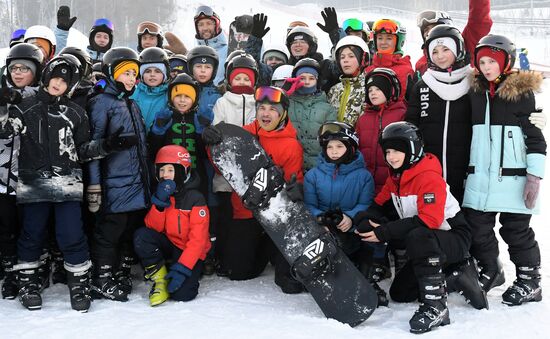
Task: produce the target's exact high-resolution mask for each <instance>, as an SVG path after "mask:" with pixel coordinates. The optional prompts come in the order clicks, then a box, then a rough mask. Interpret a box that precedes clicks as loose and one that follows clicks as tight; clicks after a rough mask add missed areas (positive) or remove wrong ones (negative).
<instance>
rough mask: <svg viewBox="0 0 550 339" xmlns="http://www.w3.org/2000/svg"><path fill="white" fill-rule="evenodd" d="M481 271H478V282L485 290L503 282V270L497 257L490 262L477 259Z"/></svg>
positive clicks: (487, 290)
mask: <svg viewBox="0 0 550 339" xmlns="http://www.w3.org/2000/svg"><path fill="white" fill-rule="evenodd" d="M479 265H480V266H481V272H479V283H480V284H481V287H482V288H483V290H485V292H489V291H490V290H491V289H492V288H493V287H497V286H500V285H502V284H504V282H505V279H504V270H503V269H502V263H501V262H500V260H499V259H498V258H497V259H495V260H493V261H491V262H483V261H481V260H480V261H479Z"/></svg>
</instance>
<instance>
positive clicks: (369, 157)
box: [355, 100, 407, 193]
mask: <svg viewBox="0 0 550 339" xmlns="http://www.w3.org/2000/svg"><path fill="white" fill-rule="evenodd" d="M406 110H407V106H406V105H405V103H404V102H403V101H402V100H399V101H397V102H392V103H391V104H390V105H389V106H388V107H386V105H383V106H382V107H377V106H371V107H367V109H366V110H365V113H364V114H363V115H361V116H360V117H359V120H357V124H356V125H355V130H356V132H357V135H358V136H359V150H360V151H361V154H363V158H364V159H365V163H366V165H367V169H368V170H369V172H370V173H371V174H372V176H373V177H374V185H375V192H376V193H378V192H380V190H381V189H382V186H384V183H385V182H386V179H387V178H388V176H389V170H388V165H387V164H386V160H385V159H386V157H385V155H384V151H383V150H382V148H381V147H380V145H379V144H378V136H379V135H380V133H381V132H382V130H383V129H384V127H386V126H387V125H389V124H391V123H392V122H396V121H402V120H403V119H404V117H405V111H406Z"/></svg>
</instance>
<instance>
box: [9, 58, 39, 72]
mask: <svg viewBox="0 0 550 339" xmlns="http://www.w3.org/2000/svg"><path fill="white" fill-rule="evenodd" d="M17 64H20V65H23V66H27V67H28V68H29V69H30V70H31V72H32V74H33V75H36V64H35V63H34V62H32V61H30V60H27V59H14V60H12V61H11V62H10V66H11V65H17Z"/></svg>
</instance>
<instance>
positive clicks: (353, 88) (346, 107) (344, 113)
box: [328, 72, 365, 126]
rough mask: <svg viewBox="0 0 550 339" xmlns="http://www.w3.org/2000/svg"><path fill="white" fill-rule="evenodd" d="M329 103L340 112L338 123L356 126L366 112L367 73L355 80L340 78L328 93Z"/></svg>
mask: <svg viewBox="0 0 550 339" xmlns="http://www.w3.org/2000/svg"><path fill="white" fill-rule="evenodd" d="M328 101H329V102H330V104H331V105H332V106H334V107H335V108H336V109H337V110H338V121H343V122H347V123H348V124H350V125H352V126H355V123H356V122H357V119H359V116H360V115H361V114H363V112H364V111H365V73H363V72H361V74H359V75H358V76H356V77H355V78H343V77H340V82H339V83H338V84H336V85H334V86H332V88H331V89H330V91H329V92H328Z"/></svg>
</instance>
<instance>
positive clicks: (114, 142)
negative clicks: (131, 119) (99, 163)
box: [102, 126, 139, 153]
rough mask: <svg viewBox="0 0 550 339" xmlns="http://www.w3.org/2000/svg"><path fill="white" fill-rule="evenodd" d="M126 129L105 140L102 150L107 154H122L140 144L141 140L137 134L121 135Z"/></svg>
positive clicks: (122, 128)
mask: <svg viewBox="0 0 550 339" xmlns="http://www.w3.org/2000/svg"><path fill="white" fill-rule="evenodd" d="M123 130H124V127H122V126H120V128H119V129H118V130H117V131H116V132H115V133H113V134H111V135H109V136H108V137H107V138H105V139H104V140H103V144H102V148H103V150H105V152H107V153H111V152H120V151H124V150H125V149H128V148H130V147H132V146H135V145H137V144H138V142H139V138H138V136H137V135H135V134H133V133H132V134H127V135H121V133H122V131H123Z"/></svg>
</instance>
